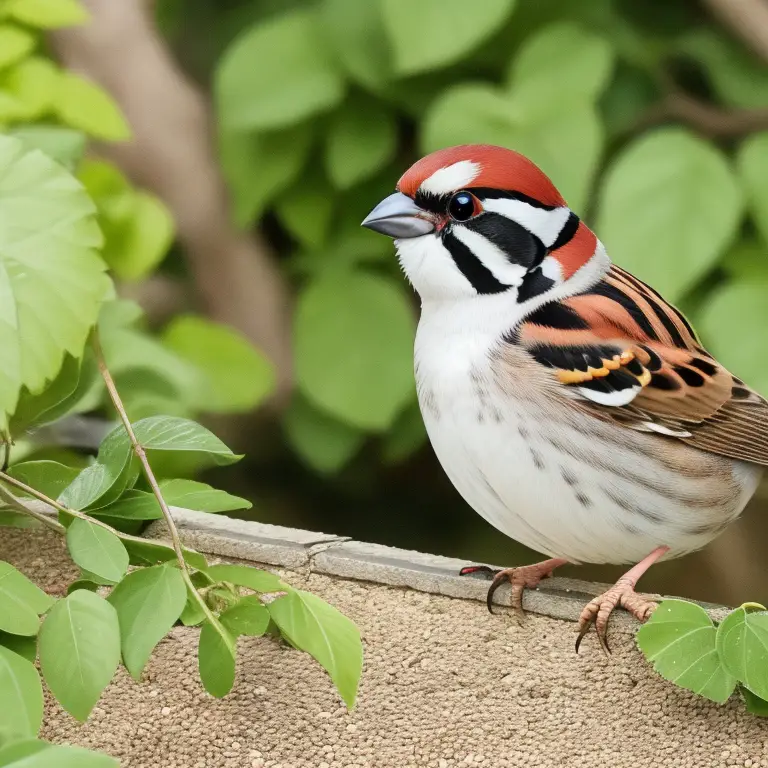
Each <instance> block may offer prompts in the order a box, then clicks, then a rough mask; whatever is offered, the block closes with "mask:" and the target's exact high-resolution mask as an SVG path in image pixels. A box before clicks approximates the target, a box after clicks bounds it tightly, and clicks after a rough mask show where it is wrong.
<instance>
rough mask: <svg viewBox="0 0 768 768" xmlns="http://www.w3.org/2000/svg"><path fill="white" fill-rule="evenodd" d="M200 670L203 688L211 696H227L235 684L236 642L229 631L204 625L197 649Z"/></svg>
mask: <svg viewBox="0 0 768 768" xmlns="http://www.w3.org/2000/svg"><path fill="white" fill-rule="evenodd" d="M197 657H198V659H197V660H198V669H199V670H200V679H201V680H202V681H203V686H204V688H205V690H206V691H208V693H210V694H211V696H216V697H217V698H221V697H222V696H226V695H227V694H228V693H229V692H230V691H231V690H232V686H233V685H234V684H235V660H236V650H235V641H234V640H233V639H232V638H231V637H230V636H229V633H228V632H227V630H225V629H224V628H223V627H221V626H219V628H218V629H217V628H216V627H214V626H213V625H212V624H209V623H206V624H203V627H202V629H201V630H200V642H199V644H198V647H197Z"/></svg>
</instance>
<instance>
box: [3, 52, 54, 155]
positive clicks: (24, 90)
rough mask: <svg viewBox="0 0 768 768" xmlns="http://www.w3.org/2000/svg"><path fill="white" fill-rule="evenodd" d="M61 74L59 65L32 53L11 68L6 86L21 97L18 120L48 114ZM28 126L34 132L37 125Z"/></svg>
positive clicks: (6, 77)
mask: <svg viewBox="0 0 768 768" xmlns="http://www.w3.org/2000/svg"><path fill="white" fill-rule="evenodd" d="M60 77H61V75H60V70H59V68H58V67H57V66H56V65H55V64H54V63H53V62H52V61H50V60H48V59H44V58H43V57H41V56H30V57H28V58H26V59H24V60H23V61H20V62H19V63H18V64H16V66H15V67H13V68H12V69H10V70H9V71H8V72H7V73H6V74H5V77H4V78H3V80H4V82H3V86H4V88H5V89H7V91H8V92H9V93H10V94H11V95H12V96H13V97H14V98H15V99H17V100H18V103H19V107H18V114H17V120H23V121H25V122H26V121H30V120H37V119H39V118H40V117H42V116H43V115H45V114H46V113H48V112H49V111H50V110H51V108H52V107H53V105H54V104H55V101H56V90H57V88H58V85H59V80H60ZM24 128H25V129H26V130H28V131H29V130H33V131H34V128H35V126H24ZM49 130H50V128H49ZM63 130H69V129H63ZM56 159H58V158H56Z"/></svg>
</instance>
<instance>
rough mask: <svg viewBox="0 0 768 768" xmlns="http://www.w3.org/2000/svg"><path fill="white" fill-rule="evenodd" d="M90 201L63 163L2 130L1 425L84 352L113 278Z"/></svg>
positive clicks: (0, 227)
mask: <svg viewBox="0 0 768 768" xmlns="http://www.w3.org/2000/svg"><path fill="white" fill-rule="evenodd" d="M93 214H94V208H93V204H92V203H91V201H90V200H89V199H88V197H87V195H86V194H85V192H84V191H83V189H82V188H81V186H80V184H79V183H78V182H77V181H76V180H75V179H74V178H72V177H71V176H70V175H69V174H68V173H67V172H66V171H65V170H64V168H63V167H62V166H61V165H59V164H58V163H56V162H55V161H54V160H52V159H51V158H49V157H47V156H46V155H44V154H43V153H42V152H40V151H38V150H30V151H28V150H26V148H25V146H24V144H23V143H22V142H21V141H19V140H18V139H13V138H10V137H8V136H0V429H3V428H4V427H5V425H6V414H11V413H13V411H14V409H15V407H16V403H17V400H18V395H19V390H20V389H21V387H22V385H23V386H26V387H27V388H28V389H29V391H30V392H32V393H33V394H36V393H39V392H40V391H41V390H42V389H43V388H44V387H45V385H46V383H47V382H48V381H50V380H52V379H53V378H54V377H55V376H56V374H57V373H58V371H59V369H60V368H61V365H62V361H63V359H64V354H65V353H67V352H69V354H70V355H72V356H73V357H80V356H81V355H82V353H83V346H84V344H85V340H86V336H87V334H88V331H89V330H90V328H91V326H92V325H93V324H94V322H95V320H96V315H97V313H98V307H99V304H100V303H101V301H102V299H103V297H104V295H105V293H106V291H107V288H108V286H109V280H108V278H107V277H106V275H104V264H103V263H102V262H101V260H100V259H99V257H98V255H97V253H96V251H95V250H94V249H95V248H98V247H99V246H100V245H101V235H100V233H99V230H98V227H97V226H96V224H95V221H94V218H93Z"/></svg>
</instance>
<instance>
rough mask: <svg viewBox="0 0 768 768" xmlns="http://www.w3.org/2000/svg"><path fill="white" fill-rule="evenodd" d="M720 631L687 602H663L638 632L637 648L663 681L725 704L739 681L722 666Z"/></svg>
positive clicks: (702, 612)
mask: <svg viewBox="0 0 768 768" xmlns="http://www.w3.org/2000/svg"><path fill="white" fill-rule="evenodd" d="M716 634H717V630H716V629H715V625H714V624H713V623H712V619H710V618H709V616H708V615H707V612H706V611H705V610H704V609H703V608H702V607H701V606H699V605H696V604H695V603H689V602H687V601H686V600H664V601H663V602H661V603H660V604H659V607H658V608H657V609H656V610H655V611H654V613H653V615H652V616H651V618H650V619H649V620H648V621H647V622H646V623H645V624H643V626H642V627H640V629H639V630H638V632H637V645H638V647H639V648H640V650H641V651H642V652H643V653H644V654H645V658H646V659H648V661H650V662H651V663H652V664H653V668H654V669H655V670H656V671H657V672H658V673H659V674H660V675H661V676H662V677H664V678H666V679H667V680H670V681H671V682H673V683H675V684H676V685H679V686H680V687H681V688H686V689H687V690H689V691H693V692H694V693H698V694H699V695H700V696H704V697H705V698H707V699H711V700H712V701H717V702H719V703H723V702H724V701H726V700H727V699H728V697H729V696H730V695H731V694H732V693H733V691H734V688H735V687H736V678H735V677H733V676H732V675H731V674H730V673H729V672H728V670H727V669H726V668H725V667H724V666H723V665H722V663H721V661H720V658H719V656H718V653H717V649H716V647H715V636H716Z"/></svg>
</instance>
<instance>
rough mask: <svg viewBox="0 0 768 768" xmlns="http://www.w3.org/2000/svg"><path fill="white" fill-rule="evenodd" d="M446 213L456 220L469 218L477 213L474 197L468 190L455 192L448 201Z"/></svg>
mask: <svg viewBox="0 0 768 768" xmlns="http://www.w3.org/2000/svg"><path fill="white" fill-rule="evenodd" d="M448 213H449V214H450V215H451V218H452V219H455V220H456V221H467V219H471V218H472V217H473V216H474V215H475V214H476V213H477V211H476V210H475V198H474V197H472V195H470V194H469V192H457V193H456V194H455V195H454V196H453V197H452V198H451V201H450V202H449V203H448Z"/></svg>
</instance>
